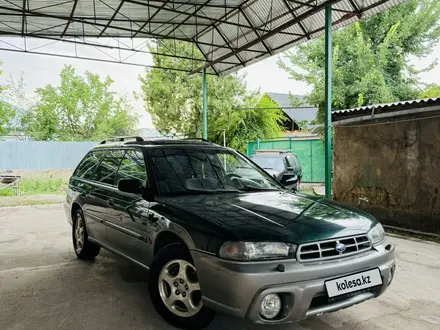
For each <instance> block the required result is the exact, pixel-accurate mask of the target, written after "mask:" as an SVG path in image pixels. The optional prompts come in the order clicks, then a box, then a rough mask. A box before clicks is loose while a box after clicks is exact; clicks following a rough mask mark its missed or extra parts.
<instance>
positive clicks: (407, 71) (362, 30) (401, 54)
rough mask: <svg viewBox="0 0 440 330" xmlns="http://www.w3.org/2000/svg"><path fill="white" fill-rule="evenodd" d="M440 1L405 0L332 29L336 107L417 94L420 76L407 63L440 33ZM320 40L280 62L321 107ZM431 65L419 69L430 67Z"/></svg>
mask: <svg viewBox="0 0 440 330" xmlns="http://www.w3.org/2000/svg"><path fill="white" fill-rule="evenodd" d="M438 17H440V0H409V1H408V2H405V3H403V4H401V5H398V6H396V7H394V8H391V9H390V10H388V11H387V12H384V13H381V14H378V15H376V16H374V17H372V18H370V19H367V20H361V21H359V22H356V23H354V24H352V25H350V26H347V27H346V28H344V29H342V30H339V31H336V32H334V33H333V100H332V102H333V103H332V107H333V108H335V109H346V108H353V107H358V106H362V105H369V104H375V103H382V102H392V101H398V100H408V99H413V98H417V96H418V94H419V91H418V84H419V77H418V74H419V73H420V72H421V71H417V70H416V69H415V68H414V66H413V65H411V64H410V63H409V61H408V58H409V56H410V55H415V56H418V57H424V56H426V55H428V54H429V53H430V52H431V49H432V47H433V45H434V44H435V43H436V42H437V41H438V39H439V37H440V27H439V21H438ZM324 45H325V43H324V39H323V38H320V39H317V40H314V41H311V42H308V43H307V44H304V45H301V46H299V47H298V49H297V51H296V52H295V53H289V54H288V55H287V56H286V58H284V60H280V61H279V65H280V67H282V68H283V69H285V70H286V71H287V72H288V73H289V74H290V75H291V77H292V78H293V79H295V80H299V81H303V82H306V83H307V84H309V85H311V86H312V88H313V90H312V92H311V93H310V94H309V95H308V97H307V101H308V103H310V104H315V105H318V106H319V109H320V111H319V113H318V117H319V118H320V119H321V120H322V118H323V111H322V110H323V108H324V103H325V102H324V100H325V98H324V63H325V51H324ZM434 65H435V63H429V64H428V65H427V66H426V68H424V69H423V70H422V71H427V70H430V69H431V68H432V67H433V66H434Z"/></svg>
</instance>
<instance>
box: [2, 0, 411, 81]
mask: <svg viewBox="0 0 440 330" xmlns="http://www.w3.org/2000/svg"><path fill="white" fill-rule="evenodd" d="M404 1H405V0H315V1H307V2H302V0H299V1H289V0H270V1H269V0H211V1H205V0H170V1H167V0H152V1H142V0H99V1H90V0H71V1H69V0H68V1H53V0H32V1H23V0H0V34H1V35H3V36H29V37H40V38H41V37H46V38H49V37H50V38H55V39H65V38H71V37H80V38H86V37H127V38H156V39H176V40H182V41H188V42H192V43H195V44H196V45H197V47H198V49H199V50H200V51H201V52H202V53H203V55H204V57H205V60H206V62H207V63H206V64H205V66H206V67H212V68H213V69H214V71H215V73H216V74H220V75H223V74H228V73H231V72H234V71H237V70H239V69H240V68H242V67H245V66H248V65H250V64H252V63H255V62H258V61H261V60H263V59H265V58H267V57H270V56H272V55H275V54H277V53H280V52H282V51H284V50H286V49H289V48H291V47H292V46H294V45H298V44H301V43H303V42H305V41H307V40H309V39H311V38H315V37H318V36H320V35H322V34H323V33H324V26H325V16H324V9H325V7H326V6H327V5H329V4H332V5H333V14H332V21H333V25H334V27H335V28H339V27H341V26H343V25H346V24H349V23H352V22H354V21H356V20H358V19H359V18H360V17H362V18H366V17H370V16H372V15H375V14H376V13H378V12H381V11H384V10H386V9H388V8H390V7H392V6H394V5H396V4H399V3H401V2H404ZM199 69H200V68H198V69H197V70H199Z"/></svg>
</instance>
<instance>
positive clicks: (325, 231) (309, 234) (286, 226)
mask: <svg viewBox="0 0 440 330" xmlns="http://www.w3.org/2000/svg"><path fill="white" fill-rule="evenodd" d="M152 208H153V209H154V208H155V209H156V210H157V211H159V212H161V213H163V212H165V213H167V214H170V215H172V217H173V219H174V221H175V220H176V219H177V220H178V221H179V222H180V223H181V224H185V225H187V226H190V227H192V228H194V229H198V230H202V231H205V232H206V231H207V230H209V231H210V232H212V233H215V234H216V235H217V236H222V238H223V239H228V240H229V239H230V240H249V241H257V240H264V241H269V240H273V241H282V242H289V243H295V244H302V243H306V242H311V241H318V240H324V239H330V238H336V237H344V236H349V235H359V234H365V233H367V232H368V230H369V229H370V228H372V227H373V226H374V225H375V224H376V223H377V220H376V219H375V218H374V217H372V216H371V215H369V214H367V213H365V212H363V211H360V210H357V209H354V208H350V207H345V206H342V205H340V204H338V203H335V202H333V201H329V200H326V199H324V198H320V197H315V196H308V195H302V194H298V193H292V192H287V191H268V192H251V193H241V194H240V193H225V194H200V195H189V196H188V195H186V196H179V197H162V198H159V199H157V204H156V205H155V206H152Z"/></svg>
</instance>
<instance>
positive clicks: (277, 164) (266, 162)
mask: <svg viewBox="0 0 440 330" xmlns="http://www.w3.org/2000/svg"><path fill="white" fill-rule="evenodd" d="M251 159H252V161H253V162H254V163H256V164H257V165H258V166H260V167H261V168H264V169H265V170H282V169H284V160H283V157H281V156H263V155H256V156H253V157H252V158H251Z"/></svg>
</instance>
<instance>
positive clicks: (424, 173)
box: [333, 117, 440, 233]
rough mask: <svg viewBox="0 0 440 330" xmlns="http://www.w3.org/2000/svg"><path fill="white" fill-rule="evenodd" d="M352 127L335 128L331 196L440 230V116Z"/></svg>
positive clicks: (388, 220)
mask: <svg viewBox="0 0 440 330" xmlns="http://www.w3.org/2000/svg"><path fill="white" fill-rule="evenodd" d="M402 119H404V118H402V117H399V118H398V120H402ZM354 126H355V125H352V126H350V127H340V126H336V127H335V139H334V172H333V173H334V181H333V194H334V199H335V200H338V201H341V202H344V203H348V204H352V205H355V206H357V207H360V208H362V209H364V210H366V211H368V212H370V213H372V214H373V215H375V216H376V217H378V218H379V219H381V220H382V221H383V223H384V224H389V225H394V226H399V227H404V228H409V229H417V230H422V231H427V232H432V233H440V196H439V190H440V118H431V119H423V120H416V121H406V122H395V123H384V124H381V125H370V126H358V127H354ZM367 200H368V201H367Z"/></svg>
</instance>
